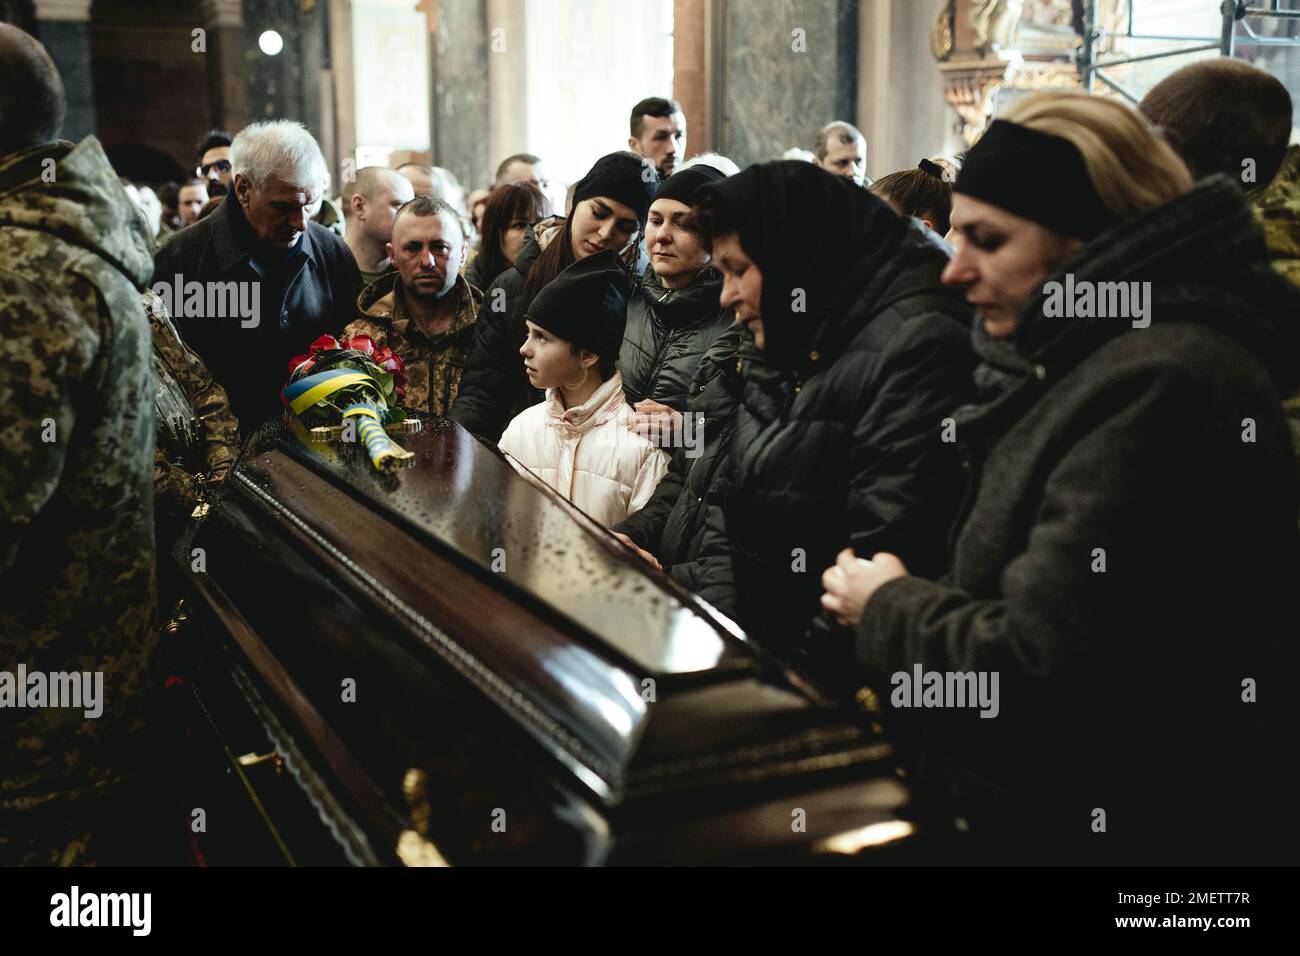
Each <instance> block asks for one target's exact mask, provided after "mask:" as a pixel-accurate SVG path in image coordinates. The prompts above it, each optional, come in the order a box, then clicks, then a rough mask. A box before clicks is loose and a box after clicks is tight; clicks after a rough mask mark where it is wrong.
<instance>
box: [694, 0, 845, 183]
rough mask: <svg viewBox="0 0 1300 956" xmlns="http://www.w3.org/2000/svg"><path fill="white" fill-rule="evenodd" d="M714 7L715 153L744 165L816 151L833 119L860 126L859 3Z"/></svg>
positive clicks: (748, 2)
mask: <svg viewBox="0 0 1300 956" xmlns="http://www.w3.org/2000/svg"><path fill="white" fill-rule="evenodd" d="M712 5H713V7H714V14H715V17H716V18H717V21H718V23H719V27H720V29H718V30H717V31H716V33H715V36H714V37H713V39H712V43H713V44H714V49H715V55H718V56H720V57H721V62H720V63H719V69H718V70H717V71H716V73H717V78H718V83H719V86H720V89H719V90H718V93H717V96H718V99H719V109H720V113H721V115H720V117H715V124H714V128H715V129H717V130H719V131H720V135H719V137H718V141H715V142H714V144H713V147H714V149H716V150H717V151H718V152H720V153H723V154H725V155H727V156H730V157H731V158H732V159H733V160H735V161H736V162H737V163H738V164H739V165H740V166H741V167H744V166H747V165H749V164H750V163H754V162H761V161H763V160H768V159H778V158H780V156H781V154H782V153H784V152H785V151H786V150H787V149H789V148H790V147H792V146H797V147H800V148H801V149H812V148H813V145H814V144H815V142H816V138H817V133H818V131H819V130H820V129H821V128H822V126H824V125H825V124H826V123H828V122H830V121H831V120H836V119H840V120H847V121H848V122H851V123H856V122H857V119H858V117H857V116H856V115H855V114H856V112H857V111H856V99H857V88H858V82H857V70H858V63H857V46H858V44H857V37H858V0H834V2H826V0H743V2H737V0H712ZM719 119H720V121H721V122H720V123H719V122H717V120H719ZM868 145H869V144H868ZM692 151H693V150H692Z"/></svg>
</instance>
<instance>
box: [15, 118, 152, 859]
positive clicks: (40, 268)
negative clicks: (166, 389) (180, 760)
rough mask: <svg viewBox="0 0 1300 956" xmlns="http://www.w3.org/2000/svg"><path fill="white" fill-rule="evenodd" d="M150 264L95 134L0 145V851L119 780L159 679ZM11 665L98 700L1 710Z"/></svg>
mask: <svg viewBox="0 0 1300 956" xmlns="http://www.w3.org/2000/svg"><path fill="white" fill-rule="evenodd" d="M152 269H153V256H152V241H151V239H150V236H149V233H148V229H147V227H146V225H145V222H144V217H143V216H142V215H141V214H140V213H139V212H138V211H137V210H136V208H135V206H134V205H132V203H131V200H130V199H129V198H128V197H127V195H126V193H125V191H124V190H123V189H122V187H121V185H120V184H119V183H118V180H117V176H116V175H115V174H114V172H113V169H112V167H111V166H110V165H109V162H108V158H107V157H106V156H105V155H104V150H103V148H102V147H101V146H100V144H99V141H98V140H96V139H95V138H94V137H93V136H92V137H87V138H86V139H85V140H83V141H82V142H81V143H80V144H79V145H76V146H75V147H74V145H73V144H72V143H66V142H59V143H51V144H47V145H45V146H41V147H37V148H34V149H30V150H26V151H23V152H20V153H15V154H11V155H9V156H6V157H3V158H0V587H2V588H3V591H4V593H5V594H6V595H8V596H9V599H8V600H5V601H4V602H2V603H0V860H3V859H5V858H6V857H7V856H12V855H13V850H14V841H15V838H22V839H27V840H28V841H29V843H30V841H31V839H33V838H32V837H29V836H27V834H29V833H31V832H36V831H35V830H32V829H28V828H27V827H26V826H24V827H23V828H22V829H21V830H20V829H19V828H18V827H10V828H7V827H5V826H4V824H3V820H4V818H5V816H6V815H7V814H10V813H18V812H21V813H23V814H24V818H25V819H26V820H27V821H28V823H29V824H35V823H36V821H37V820H40V819H43V820H48V819H50V818H52V817H54V818H58V817H61V816H62V815H63V814H64V812H65V810H67V809H68V808H69V807H70V806H71V805H75V804H76V802H77V801H79V800H81V799H82V798H85V797H87V796H89V795H91V794H93V793H96V792H101V791H102V790H103V789H104V788H106V787H109V786H111V785H112V784H113V783H115V782H117V780H118V778H119V777H120V776H121V773H122V769H123V767H124V766H125V759H124V757H125V755H126V754H127V753H129V752H130V747H131V741H132V739H133V737H134V734H133V733H132V731H135V730H138V729H139V728H140V726H141V725H142V722H143V715H144V713H145V710H146V708H147V704H148V699H149V697H150V696H151V694H152V691H153V688H154V685H155V673H154V671H155V661H156V655H155V651H156V648H157V630H156V627H155V614H154V604H155V594H154V587H155V586H154V515H153V467H152V466H153V461H154V401H153V399H154V394H153V392H154V384H153V362H152V355H151V352H152V349H151V343H150V337H149V324H148V322H147V321H146V319H145V316H144V314H143V313H142V311H141V309H140V291H141V290H142V289H143V288H144V285H145V283H146V282H147V281H148V279H149V275H150V273H151V272H152ZM18 665H25V667H26V670H27V672H28V674H29V677H30V675H31V674H32V673H33V672H42V673H45V674H51V673H59V672H61V673H67V672H90V673H91V674H94V673H99V674H100V675H102V696H101V697H100V699H99V703H100V705H101V706H102V712H101V713H100V714H99V715H98V716H95V717H87V716H85V714H84V708H78V707H49V706H46V707H38V708H36V709H30V707H29V708H28V709H21V710H19V709H9V708H12V707H14V706H15V704H14V703H13V699H14V698H13V696H12V695H13V693H14V684H13V683H12V682H13V681H14V680H15V679H16V675H17V668H18ZM4 672H7V675H6V673H4ZM8 675H11V676H9V680H10V684H9V688H8V689H9V694H10V697H9V699H8V700H9V702H8V703H7V704H6V703H5V702H6V695H5V683H4V682H5V678H6V676H8ZM78 683H79V684H80V682H78ZM88 683H90V684H91V686H92V687H93V680H92V681H91V682H88ZM65 690H67V691H68V693H70V688H67V687H65ZM91 709H92V712H93V708H91ZM33 815H34V816H33Z"/></svg>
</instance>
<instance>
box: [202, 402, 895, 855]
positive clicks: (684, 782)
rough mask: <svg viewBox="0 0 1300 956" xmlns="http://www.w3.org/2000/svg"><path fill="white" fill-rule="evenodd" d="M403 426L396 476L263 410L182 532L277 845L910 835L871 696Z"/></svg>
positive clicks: (454, 442)
mask: <svg viewBox="0 0 1300 956" xmlns="http://www.w3.org/2000/svg"><path fill="white" fill-rule="evenodd" d="M403 444H404V445H405V447H407V448H408V449H409V450H410V451H411V452H413V453H414V454H415V455H416V460H415V463H414V465H413V466H412V467H411V468H409V469H406V470H404V471H402V472H399V473H397V474H396V475H381V474H379V473H378V472H376V471H374V470H373V469H372V468H371V466H370V464H369V461H368V460H366V459H365V457H364V455H363V454H362V453H361V452H360V449H359V448H357V447H356V446H353V445H347V444H321V443H313V442H308V441H305V440H303V438H302V436H301V433H295V432H293V431H291V430H289V428H288V427H287V426H283V425H281V426H276V427H273V428H268V429H266V430H265V431H264V433H263V434H260V435H259V436H257V437H256V438H255V439H254V441H253V442H250V447H249V449H246V451H245V454H244V456H243V458H242V460H241V462H240V464H239V465H238V467H237V468H236V469H235V470H234V471H233V472H232V473H231V475H230V477H229V478H228V479H227V481H226V482H225V484H224V487H223V489H222V491H221V493H220V495H219V496H218V498H217V499H216V500H215V502H214V503H213V504H212V505H211V508H210V510H209V512H208V513H207V515H206V516H205V517H204V518H203V519H202V520H201V521H200V522H198V524H197V526H196V528H195V529H192V531H191V534H190V535H189V536H187V538H186V539H184V540H182V542H181V544H180V546H179V547H178V550H177V558H178V560H181V561H183V567H184V571H185V577H186V585H187V587H188V588H189V589H190V590H191V592H192V593H191V595H190V598H189V605H190V608H189V619H188V621H186V622H184V624H183V626H181V628H180V634H181V635H182V637H181V638H179V639H180V640H183V641H184V643H185V645H186V646H187V647H188V648H190V649H191V651H194V652H196V653H197V654H198V657H199V658H201V660H202V664H201V666H199V667H198V671H197V673H196V675H195V676H194V678H193V684H194V692H195V696H196V698H197V699H198V700H199V702H200V704H201V705H202V706H201V710H202V712H203V715H204V720H205V721H206V722H207V723H208V724H209V729H210V731H211V732H212V734H213V735H214V737H215V739H217V740H219V741H220V743H221V747H222V748H223V749H224V751H225V752H226V753H227V754H228V755H230V756H231V758H232V760H233V763H232V767H231V768H228V770H227V773H228V774H233V775H235V776H237V777H238V779H239V783H240V785H239V786H238V787H237V788H236V789H238V790H240V791H241V792H243V793H245V794H246V795H247V796H248V798H249V800H250V801H251V805H252V806H253V807H255V809H256V812H253V813H250V814H249V819H250V820H254V821H257V824H256V825H258V826H260V827H262V828H264V831H265V832H264V835H267V834H269V837H270V839H271V840H272V841H273V844H274V846H275V847H276V848H277V850H278V852H279V854H280V857H281V858H282V859H283V860H287V861H294V862H302V861H324V862H330V861H337V862H342V861H349V862H353V863H358V864H376V863H377V864H385V863H396V862H398V861H399V860H400V861H402V862H405V863H408V864H415V863H438V862H443V861H446V862H450V863H451V864H470V863H558V864H597V863H715V862H717V863H736V862H810V861H827V862H839V861H844V860H846V859H856V860H858V861H866V862H882V861H890V862H893V861H896V860H899V859H908V858H910V857H911V856H912V855H913V854H914V853H915V847H916V846H917V845H918V844H919V841H918V839H917V837H916V833H915V830H916V827H915V824H914V823H913V822H909V821H908V820H907V819H906V816H907V812H906V804H907V800H908V791H907V789H906V787H905V786H904V785H903V783H902V782H901V780H900V773H899V772H898V771H897V770H896V769H895V765H894V762H893V754H892V752H891V748H890V746H889V745H888V743H887V742H886V740H885V739H884V738H883V736H882V732H881V728H880V725H879V724H878V723H876V722H875V720H874V716H873V714H872V710H873V700H872V699H871V695H870V694H869V693H864V695H862V697H861V698H860V700H861V701H862V702H863V704H864V706H863V707H862V708H861V709H859V710H846V709H843V708H836V707H834V706H831V705H830V704H829V703H827V702H826V701H824V700H821V699H820V698H819V697H818V695H817V694H816V692H815V691H813V690H811V689H810V688H807V687H804V686H802V685H800V684H799V683H798V681H797V680H794V679H792V678H791V677H790V676H789V675H786V674H784V673H783V672H782V671H781V670H780V669H779V668H776V667H774V666H773V665H772V664H771V663H769V662H767V661H766V660H765V658H764V657H763V656H762V655H761V654H760V653H759V652H758V651H757V649H756V648H754V647H753V646H752V645H749V644H747V643H746V641H745V640H744V637H743V635H742V634H740V632H739V631H738V630H737V629H736V628H735V626H734V625H733V624H732V623H731V622H730V621H728V620H727V619H726V618H724V617H722V616H720V615H718V614H716V613H715V612H713V611H712V609H711V608H709V607H707V606H706V605H704V604H703V603H702V602H699V601H697V600H696V599H694V598H693V597H692V596H691V595H689V594H688V593H686V592H685V591H683V590H681V589H680V588H678V587H676V586H675V585H674V584H673V583H672V582H671V581H670V580H669V579H668V578H667V577H666V576H664V575H662V574H659V573H658V572H656V571H654V570H653V569H651V568H650V567H648V566H647V565H645V564H643V563H642V562H641V561H640V560H639V559H637V558H636V557H634V556H632V555H631V554H629V553H628V552H626V551H625V550H624V549H623V548H622V547H621V546H620V545H619V544H618V543H617V541H616V540H615V539H613V538H612V537H611V536H610V535H608V534H607V533H606V532H605V531H603V530H602V529H601V528H599V527H598V526H596V525H595V524H593V523H592V522H591V521H590V520H589V519H587V518H586V517H585V516H584V515H582V514H581V512H579V511H577V509H575V508H574V507H573V506H571V505H570V504H569V503H568V502H566V501H563V500H562V499H560V498H559V497H558V496H555V495H552V494H550V493H549V492H547V491H545V490H543V489H539V488H538V487H536V486H534V485H533V484H532V483H530V482H528V481H526V480H524V479H523V478H521V477H520V476H518V475H517V474H515V472H514V471H513V469H511V468H510V467H509V466H508V465H507V464H506V463H505V462H504V461H502V460H501V459H500V458H499V457H498V456H497V455H496V454H494V453H493V452H492V451H491V450H490V449H488V448H487V447H485V446H483V445H481V444H480V443H479V442H477V441H476V440H475V439H474V438H472V437H471V436H470V435H469V434H468V433H467V432H465V431H464V430H463V429H461V428H460V427H459V426H456V425H454V424H452V423H450V422H444V421H435V422H432V423H428V424H427V425H426V427H425V429H424V430H423V431H422V432H420V433H419V434H417V435H415V436H413V437H410V438H408V439H406V440H404V442H403ZM254 738H255V740H254V742H253V743H248V741H249V740H250V739H254ZM261 750H265V752H264V753H259V752H258V751H261ZM245 751H246V752H245ZM268 767H269V768H273V770H267V769H265V768H268ZM286 793H291V794H292V796H286ZM213 832H215V830H214V831H213Z"/></svg>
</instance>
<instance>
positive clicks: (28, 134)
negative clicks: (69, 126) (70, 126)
mask: <svg viewBox="0 0 1300 956" xmlns="http://www.w3.org/2000/svg"><path fill="white" fill-rule="evenodd" d="M0 77H4V79H3V80H0V156H4V155H7V154H9V153H16V152H18V151H19V150H22V149H30V148H31V147H33V146H40V145H41V144H42V143H48V142H50V141H52V140H55V139H57V138H58V136H59V131H60V130H61V129H62V128H63V114H64V112H65V111H66V110H67V97H66V95H65V94H64V91H63V80H62V78H61V77H60V76H59V70H58V68H57V67H56V66H55V65H54V61H53V60H51V59H50V55H49V54H48V53H46V52H45V47H43V46H41V44H40V43H39V41H37V39H36V38H35V37H34V36H32V35H31V34H30V33H27V32H26V31H24V30H20V29H18V28H17V27H15V26H10V25H9V24H7V23H0Z"/></svg>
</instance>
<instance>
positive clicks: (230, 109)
mask: <svg viewBox="0 0 1300 956" xmlns="http://www.w3.org/2000/svg"><path fill="white" fill-rule="evenodd" d="M200 10H201V12H202V14H203V24H204V29H205V30H207V48H208V53H207V56H208V61H207V62H208V98H209V100H210V102H211V104H212V125H213V126H217V127H221V128H224V129H228V130H230V131H231V132H232V133H237V132H239V130H241V129H242V128H243V127H245V126H247V125H248V123H249V114H248V92H247V90H246V88H245V85H244V84H245V80H246V78H247V74H248V70H247V67H246V65H245V61H244V43H245V41H244V15H243V9H242V4H241V2H240V0H201V2H200ZM287 39H288V38H286V40H287Z"/></svg>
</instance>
